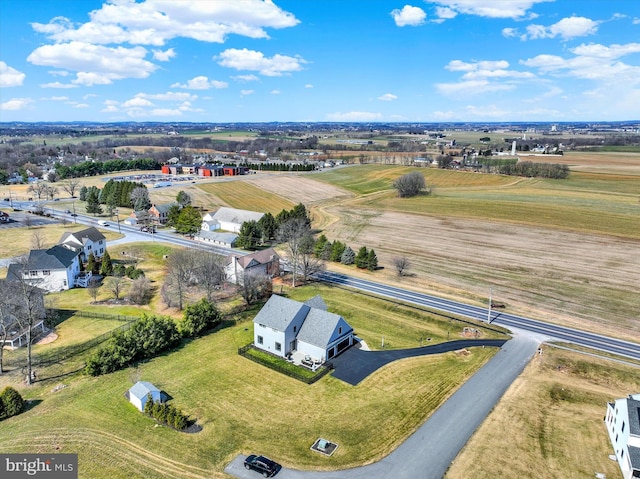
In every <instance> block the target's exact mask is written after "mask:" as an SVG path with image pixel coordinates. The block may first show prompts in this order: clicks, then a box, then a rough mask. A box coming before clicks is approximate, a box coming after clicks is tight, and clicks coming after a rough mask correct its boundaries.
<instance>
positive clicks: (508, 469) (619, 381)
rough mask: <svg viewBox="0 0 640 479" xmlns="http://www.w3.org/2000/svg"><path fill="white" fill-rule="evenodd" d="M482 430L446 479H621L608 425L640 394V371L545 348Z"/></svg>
mask: <svg viewBox="0 0 640 479" xmlns="http://www.w3.org/2000/svg"><path fill="white" fill-rule="evenodd" d="M543 351H544V353H543V354H542V355H541V356H535V358H534V359H533V360H532V362H531V363H530V364H529V365H528V366H527V368H526V369H525V371H524V373H523V374H522V375H521V376H520V377H519V378H518V379H517V380H516V381H515V382H514V383H513V385H512V386H511V388H510V389H509V390H508V391H507V392H506V394H505V396H504V397H503V399H502V400H501V401H500V403H499V404H498V405H497V406H496V408H495V409H494V410H493V411H492V412H491V414H490V415H489V416H488V417H487V419H486V420H485V421H484V423H483V424H482V425H481V426H480V428H479V429H478V431H477V432H476V433H475V435H474V436H473V438H472V439H471V440H470V441H469V442H468V443H467V445H466V446H465V448H464V449H463V450H462V452H461V453H460V455H459V456H458V457H457V458H456V460H455V461H454V462H453V464H452V465H451V468H450V469H449V471H448V473H447V474H446V475H445V479H460V478H463V477H474V478H479V479H494V478H499V479H511V478H514V477H517V478H519V479H538V478H541V477H544V478H562V479H582V478H585V477H595V475H596V473H602V474H605V475H606V477H607V478H609V479H618V478H621V477H622V474H621V473H620V469H619V467H618V463H617V462H615V461H612V460H610V459H609V457H608V456H609V454H613V450H612V446H611V443H610V442H609V435H608V434H607V430H606V428H605V425H604V421H603V418H604V416H605V414H606V404H607V402H610V401H613V400H614V399H618V398H623V397H626V396H628V395H629V394H633V393H636V392H637V391H640V374H638V368H637V367H635V368H634V367H631V366H624V365H621V364H617V363H613V362H609V361H602V360H598V359H594V358H589V357H587V356H582V355H579V354H576V353H571V352H567V351H563V350H559V349H555V348H551V347H544V348H543Z"/></svg>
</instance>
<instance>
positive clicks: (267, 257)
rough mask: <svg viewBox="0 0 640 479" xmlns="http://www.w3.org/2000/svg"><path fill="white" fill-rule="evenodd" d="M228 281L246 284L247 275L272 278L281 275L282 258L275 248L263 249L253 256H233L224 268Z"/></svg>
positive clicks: (228, 257)
mask: <svg viewBox="0 0 640 479" xmlns="http://www.w3.org/2000/svg"><path fill="white" fill-rule="evenodd" d="M224 272H225V275H226V277H227V280H228V281H230V282H232V283H235V284H244V276H245V275H247V274H263V275H265V276H268V277H270V278H273V277H274V276H277V275H278V274H279V273H280V256H278V253H276V251H275V250H274V249H273V248H267V249H263V250H261V251H256V252H255V253H251V254H245V255H240V254H231V255H229V256H227V260H226V262H225V266H224Z"/></svg>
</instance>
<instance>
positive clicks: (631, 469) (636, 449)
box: [604, 394, 640, 479]
mask: <svg viewBox="0 0 640 479" xmlns="http://www.w3.org/2000/svg"><path fill="white" fill-rule="evenodd" d="M604 423H605V425H606V427H607V432H608V433H609V439H610V440H611V445H612V446H613V450H614V452H615V454H616V459H617V460H618V465H619V466H620V470H621V471H622V477H623V478H624V479H631V478H634V477H640V394H634V395H629V397H626V398H622V399H616V400H615V401H614V402H612V403H607V414H606V416H605V418H604Z"/></svg>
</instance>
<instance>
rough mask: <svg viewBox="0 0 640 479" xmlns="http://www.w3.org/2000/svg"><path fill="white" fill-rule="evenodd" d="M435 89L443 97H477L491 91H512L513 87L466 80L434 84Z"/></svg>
mask: <svg viewBox="0 0 640 479" xmlns="http://www.w3.org/2000/svg"><path fill="white" fill-rule="evenodd" d="M435 86H436V89H437V90H438V91H439V92H440V93H442V94H443V95H449V96H453V95H465V96H471V95H479V94H480V93H486V92H491V91H505V90H513V89H514V88H515V85H513V84H508V83H491V82H489V81H487V80H467V81H461V82H456V83H436V85H435Z"/></svg>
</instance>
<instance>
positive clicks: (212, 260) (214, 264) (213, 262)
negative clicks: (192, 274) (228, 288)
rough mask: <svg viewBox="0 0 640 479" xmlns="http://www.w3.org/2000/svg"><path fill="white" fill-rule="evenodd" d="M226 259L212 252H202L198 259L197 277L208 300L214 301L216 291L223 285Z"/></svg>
mask: <svg viewBox="0 0 640 479" xmlns="http://www.w3.org/2000/svg"><path fill="white" fill-rule="evenodd" d="M224 261H225V257H224V256H222V255H219V254H215V253H210V252H204V251H203V252H201V253H200V254H199V255H198V256H197V258H196V276H197V279H198V284H199V286H200V287H201V288H202V289H203V290H204V292H205V294H206V296H207V300H208V301H213V294H214V292H215V290H216V289H217V288H218V287H219V286H220V285H221V284H222V283H223V281H224V278H225V274H224Z"/></svg>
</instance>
